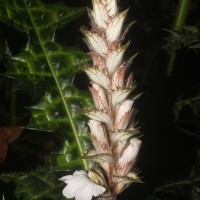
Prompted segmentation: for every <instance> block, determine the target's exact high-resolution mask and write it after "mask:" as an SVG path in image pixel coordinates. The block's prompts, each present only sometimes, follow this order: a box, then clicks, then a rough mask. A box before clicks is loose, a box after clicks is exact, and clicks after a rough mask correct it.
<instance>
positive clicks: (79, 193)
mask: <svg viewBox="0 0 200 200" xmlns="http://www.w3.org/2000/svg"><path fill="white" fill-rule="evenodd" d="M59 180H61V181H64V182H65V183H67V186H66V187H65V188H64V190H63V195H64V196H65V197H66V198H75V199H76V200H91V199H92V197H93V196H94V197H97V196H99V195H101V194H103V193H104V192H105V190H106V189H105V188H104V187H103V186H101V185H98V184H96V183H95V182H94V181H92V180H91V179H90V178H89V177H88V175H87V173H86V172H85V171H82V170H81V171H76V172H74V174H73V175H68V176H63V177H62V178H61V179H59Z"/></svg>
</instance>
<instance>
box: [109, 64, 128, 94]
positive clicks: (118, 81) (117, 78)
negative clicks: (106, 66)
mask: <svg viewBox="0 0 200 200" xmlns="http://www.w3.org/2000/svg"><path fill="white" fill-rule="evenodd" d="M124 76H125V68H124V67H120V68H119V69H118V70H117V71H115V72H114V74H113V76H112V83H111V84H112V86H111V87H112V89H113V90H117V89H118V88H123V87H124Z"/></svg>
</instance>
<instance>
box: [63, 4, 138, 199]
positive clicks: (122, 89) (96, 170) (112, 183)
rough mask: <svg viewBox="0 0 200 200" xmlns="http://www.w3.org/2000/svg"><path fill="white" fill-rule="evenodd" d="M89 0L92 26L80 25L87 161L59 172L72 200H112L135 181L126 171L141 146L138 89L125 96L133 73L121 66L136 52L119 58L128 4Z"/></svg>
mask: <svg viewBox="0 0 200 200" xmlns="http://www.w3.org/2000/svg"><path fill="white" fill-rule="evenodd" d="M91 1H92V9H88V15H89V18H90V20H91V25H92V28H91V30H86V29H84V28H82V29H81V31H82V33H83V34H84V36H85V38H84V40H85V42H86V44H87V45H88V47H89V51H90V52H89V53H88V54H89V55H90V56H91V59H92V66H90V67H86V68H84V69H83V70H84V71H85V73H86V74H87V76H88V78H89V80H90V86H89V89H90V92H91V95H92V98H93V102H94V106H93V107H90V108H85V109H84V113H85V115H86V116H88V117H89V118H90V119H89V122H88V126H89V129H90V132H91V134H90V136H91V141H92V144H91V145H92V148H90V150H87V153H85V155H84V157H83V158H84V159H88V160H89V161H90V163H92V166H91V168H90V169H89V172H88V174H87V173H86V172H84V171H79V172H75V173H74V174H73V176H65V177H63V178H62V180H63V181H65V183H66V184H67V186H66V188H65V189H64V190H63V194H64V195H65V196H66V197H67V198H73V197H75V199H76V200H91V199H92V197H93V196H94V197H96V196H98V195H100V196H99V197H98V199H99V200H100V199H102V200H116V196H117V195H118V194H120V193H121V192H122V191H123V190H124V189H126V188H127V187H128V186H129V185H130V184H131V183H132V182H141V180H140V179H139V177H138V175H137V173H136V172H134V171H132V168H133V167H134V166H135V163H136V159H137V155H138V153H139V149H140V146H141V140H140V139H138V138H137V137H139V136H138V135H139V134H138V133H139V130H138V129H137V127H136V125H135V123H134V120H132V118H133V114H134V115H135V113H136V110H135V109H134V102H135V100H136V99H137V98H138V96H139V95H138V96H137V95H136V96H135V97H130V96H131V92H132V91H133V90H134V89H135V85H134V76H133V74H132V73H130V74H128V70H127V69H128V68H129V67H130V65H131V63H132V61H133V60H134V58H135V57H136V55H137V54H135V55H133V56H132V57H131V58H130V59H128V60H125V59H124V55H125V53H126V50H127V49H128V46H129V43H130V42H128V43H126V44H125V45H124V44H122V41H123V40H124V37H125V35H126V33H127V31H128V30H129V28H130V27H131V26H132V24H133V23H130V24H129V25H128V26H127V27H125V28H124V22H125V20H126V16H127V14H128V9H127V10H125V11H122V12H119V9H118V5H117V0H91ZM122 30H123V31H122ZM129 97H130V99H129ZM86 187H87V188H88V189H87V190H88V191H87V190H86ZM81 195H82V196H81ZM84 195H85V196H84ZM81 197H82V198H81Z"/></svg>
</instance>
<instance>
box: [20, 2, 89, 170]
mask: <svg viewBox="0 0 200 200" xmlns="http://www.w3.org/2000/svg"><path fill="white" fill-rule="evenodd" d="M24 4H25V6H26V10H27V13H28V15H29V17H30V20H31V23H32V25H33V28H34V30H35V33H36V36H37V38H38V41H39V43H40V46H41V48H42V51H43V54H44V56H45V58H46V61H47V63H48V66H49V69H50V70H51V73H52V76H53V79H54V81H55V84H56V86H57V88H58V92H59V94H60V97H61V99H62V102H63V105H64V109H65V111H66V114H67V116H68V119H69V121H70V124H71V128H72V132H73V134H74V137H75V139H76V142H77V146H78V149H79V152H80V156H83V154H84V152H83V149H82V145H81V143H80V140H79V137H78V131H77V129H76V125H75V123H74V121H73V119H72V116H71V113H70V108H69V105H68V104H67V102H66V100H65V97H64V93H63V91H62V87H61V85H60V83H59V80H58V79H57V77H56V73H55V71H54V67H53V65H52V63H51V61H50V59H49V56H48V53H47V51H46V48H45V46H44V43H43V42H42V40H41V37H40V33H39V31H38V29H37V26H36V24H35V22H34V20H33V17H32V15H31V13H30V11H29V8H28V6H27V5H26V2H24ZM82 163H83V168H84V169H85V170H87V169H88V165H87V162H86V160H84V159H82Z"/></svg>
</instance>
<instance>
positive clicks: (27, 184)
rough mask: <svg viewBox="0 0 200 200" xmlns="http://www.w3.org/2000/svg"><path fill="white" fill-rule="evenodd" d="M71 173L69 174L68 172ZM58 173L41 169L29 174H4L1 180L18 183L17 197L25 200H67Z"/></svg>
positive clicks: (0, 177)
mask: <svg viewBox="0 0 200 200" xmlns="http://www.w3.org/2000/svg"><path fill="white" fill-rule="evenodd" d="M68 173H69V172H68ZM58 176H59V175H58V173H56V172H54V171H50V170H49V169H48V168H45V167H41V168H38V169H37V170H35V171H30V172H27V173H16V172H10V173H3V174H1V176H0V179H1V180H3V181H4V182H6V183H10V182H12V181H14V182H15V183H16V190H15V195H16V197H17V198H21V197H22V198H23V200H30V199H31V200H34V199H35V200H36V199H37V200H42V199H44V198H45V199H49V200H52V199H59V200H64V199H66V198H65V197H64V196H63V195H62V190H63V188H64V184H63V182H61V181H59V180H58V178H59V177H58Z"/></svg>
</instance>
